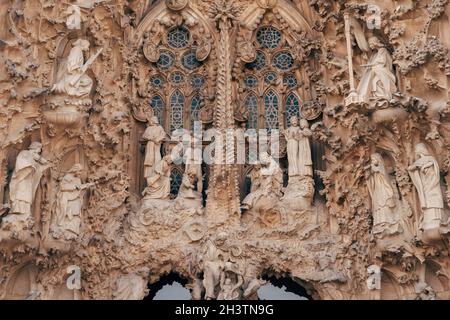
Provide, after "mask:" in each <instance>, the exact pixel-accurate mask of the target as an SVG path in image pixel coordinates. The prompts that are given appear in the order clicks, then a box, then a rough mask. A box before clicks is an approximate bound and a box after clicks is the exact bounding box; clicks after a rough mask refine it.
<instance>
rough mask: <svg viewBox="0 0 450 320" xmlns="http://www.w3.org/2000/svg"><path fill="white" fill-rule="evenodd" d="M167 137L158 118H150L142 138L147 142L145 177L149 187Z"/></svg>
mask: <svg viewBox="0 0 450 320" xmlns="http://www.w3.org/2000/svg"><path fill="white" fill-rule="evenodd" d="M166 136H167V134H166V132H165V131H164V128H163V127H162V126H161V125H160V124H159V123H158V118H157V117H155V116H153V117H151V118H148V127H147V129H145V132H144V135H143V136H142V139H143V140H145V141H147V145H146V147H145V160H144V177H145V178H146V179H147V185H150V183H149V179H150V177H151V176H152V174H153V171H154V170H155V166H156V164H157V163H158V162H160V161H161V145H162V143H163V141H164V139H165V138H166Z"/></svg>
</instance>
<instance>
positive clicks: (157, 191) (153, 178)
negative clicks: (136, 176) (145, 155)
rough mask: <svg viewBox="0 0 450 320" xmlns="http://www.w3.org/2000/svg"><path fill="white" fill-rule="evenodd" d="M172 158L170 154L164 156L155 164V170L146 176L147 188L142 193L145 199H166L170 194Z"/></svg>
mask: <svg viewBox="0 0 450 320" xmlns="http://www.w3.org/2000/svg"><path fill="white" fill-rule="evenodd" d="M172 162H173V160H172V157H171V156H170V155H167V156H164V157H163V158H162V159H161V160H160V161H159V162H157V163H156V165H155V170H154V171H153V172H152V174H151V175H150V176H149V177H148V178H147V188H145V190H144V192H143V195H144V198H145V199H146V200H149V199H158V200H164V199H168V198H169V196H170V165H171V164H172Z"/></svg>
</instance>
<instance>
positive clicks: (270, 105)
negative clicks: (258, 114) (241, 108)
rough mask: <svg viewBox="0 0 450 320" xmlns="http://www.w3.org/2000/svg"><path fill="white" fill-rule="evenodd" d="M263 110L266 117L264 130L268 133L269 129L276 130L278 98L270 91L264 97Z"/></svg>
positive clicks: (277, 123) (277, 125) (277, 124)
mask: <svg viewBox="0 0 450 320" xmlns="http://www.w3.org/2000/svg"><path fill="white" fill-rule="evenodd" d="M264 109H265V117H266V129H267V130H268V131H270V130H271V129H278V128H279V120H278V96H277V95H276V93H275V92H274V91H272V90H270V91H269V92H267V94H266V95H265V96H264Z"/></svg>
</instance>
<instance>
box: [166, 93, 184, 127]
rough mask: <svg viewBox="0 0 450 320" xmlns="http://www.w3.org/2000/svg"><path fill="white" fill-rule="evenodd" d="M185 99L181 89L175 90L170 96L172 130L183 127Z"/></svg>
mask: <svg viewBox="0 0 450 320" xmlns="http://www.w3.org/2000/svg"><path fill="white" fill-rule="evenodd" d="M184 101H185V98H184V96H183V94H182V93H181V92H180V91H175V92H174V93H173V94H172V96H171V97H170V108H171V112H170V132H173V131H174V130H177V129H182V128H183V112H184Z"/></svg>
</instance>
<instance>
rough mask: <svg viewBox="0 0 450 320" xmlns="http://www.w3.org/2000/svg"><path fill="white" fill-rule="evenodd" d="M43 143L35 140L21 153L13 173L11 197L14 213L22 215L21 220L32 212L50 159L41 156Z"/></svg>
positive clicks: (11, 210) (12, 211)
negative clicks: (38, 188) (35, 197)
mask: <svg viewBox="0 0 450 320" xmlns="http://www.w3.org/2000/svg"><path fill="white" fill-rule="evenodd" d="M41 152H42V144H41V143H40V142H33V143H32V144H31V145H30V147H29V149H28V150H23V151H21V152H20V153H19V155H18V156H17V159H16V167H15V168H14V173H13V175H12V179H11V183H10V188H9V189H10V190H9V198H10V205H11V209H10V212H11V213H13V214H19V215H21V219H20V220H26V219H27V218H28V217H29V216H30V214H31V206H32V204H33V201H34V196H35V194H36V190H37V187H38V185H39V182H40V180H41V177H42V174H43V172H44V170H45V169H47V168H48V167H49V165H48V161H47V160H46V159H44V158H43V157H41Z"/></svg>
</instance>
